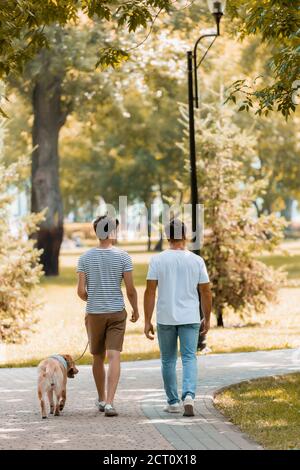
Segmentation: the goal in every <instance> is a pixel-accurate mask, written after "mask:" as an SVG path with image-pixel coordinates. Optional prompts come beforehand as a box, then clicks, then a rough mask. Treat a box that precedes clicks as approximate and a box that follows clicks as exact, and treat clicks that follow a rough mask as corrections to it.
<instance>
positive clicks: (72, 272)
mask: <svg viewBox="0 0 300 470" xmlns="http://www.w3.org/2000/svg"><path fill="white" fill-rule="evenodd" d="M147 270H148V265H147V264H137V263H135V264H134V271H133V277H134V282H135V285H136V286H144V285H145V283H146V276H147ZM76 282H77V275H76V269H75V268H73V267H70V266H62V267H61V268H60V274H59V276H50V277H43V278H42V281H41V284H42V286H74V287H75V286H76Z"/></svg>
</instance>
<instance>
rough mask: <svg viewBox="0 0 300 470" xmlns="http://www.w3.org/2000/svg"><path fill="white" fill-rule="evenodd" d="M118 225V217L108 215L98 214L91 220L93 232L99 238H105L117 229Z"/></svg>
mask: <svg viewBox="0 0 300 470" xmlns="http://www.w3.org/2000/svg"><path fill="white" fill-rule="evenodd" d="M118 226H119V221H118V219H115V218H114V217H110V216H108V215H100V216H99V217H97V218H96V219H95V220H94V221H93V227H94V230H95V233H96V235H97V237H98V238H99V239H100V240H106V239H107V238H108V237H109V235H110V234H111V233H112V232H114V231H115V230H117V228H118Z"/></svg>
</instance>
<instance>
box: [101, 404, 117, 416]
mask: <svg viewBox="0 0 300 470" xmlns="http://www.w3.org/2000/svg"><path fill="white" fill-rule="evenodd" d="M104 413H105V416H118V413H117V411H116V409H115V408H114V407H113V406H112V405H105V408H104Z"/></svg>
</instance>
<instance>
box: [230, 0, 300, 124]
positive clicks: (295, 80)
mask: <svg viewBox="0 0 300 470" xmlns="http://www.w3.org/2000/svg"><path fill="white" fill-rule="evenodd" d="M228 3H229V5H228V8H229V15H230V16H231V19H232V20H234V23H233V26H232V28H233V30H234V31H235V32H237V33H239V34H240V35H241V37H242V38H245V37H247V36H259V37H260V38H261V40H262V42H263V43H265V44H266V45H267V46H268V49H269V51H270V52H269V59H268V63H269V68H270V72H271V77H272V79H273V80H272V82H271V83H267V84H266V83H265V77H264V80H262V81H259V82H257V81H255V80H254V82H253V85H252V84H249V81H247V80H243V79H242V80H238V81H236V82H235V83H234V84H233V86H232V90H231V91H232V93H231V95H230V99H232V100H234V101H235V100H236V95H240V96H241V97H242V103H241V106H240V109H241V110H244V109H246V110H249V109H250V108H252V107H253V105H254V104H258V108H257V113H258V114H262V113H264V114H267V113H268V112H269V111H272V110H273V109H276V110H277V111H280V112H281V113H282V114H283V115H284V116H285V117H288V116H289V115H290V113H291V112H294V111H295V110H296V105H297V104H298V102H299V88H300V82H299V69H300V54H299V36H300V29H299V25H300V0H293V1H289V0H263V1H262V0H231V1H230V2H228ZM254 78H256V77H254Z"/></svg>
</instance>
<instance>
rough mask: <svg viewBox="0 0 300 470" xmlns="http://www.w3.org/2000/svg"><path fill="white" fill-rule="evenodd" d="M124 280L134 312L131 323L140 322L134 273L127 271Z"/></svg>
mask: <svg viewBox="0 0 300 470" xmlns="http://www.w3.org/2000/svg"><path fill="white" fill-rule="evenodd" d="M123 278H124V282H125V287H126V294H127V298H128V300H129V302H130V305H131V307H132V310H133V311H132V316H131V318H130V321H132V322H133V323H135V322H136V321H138V319H139V316H140V315H139V309H138V298H137V291H136V288H135V287H134V283H133V276H132V271H125V272H124V273H123Z"/></svg>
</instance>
